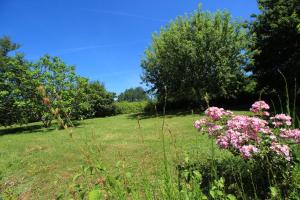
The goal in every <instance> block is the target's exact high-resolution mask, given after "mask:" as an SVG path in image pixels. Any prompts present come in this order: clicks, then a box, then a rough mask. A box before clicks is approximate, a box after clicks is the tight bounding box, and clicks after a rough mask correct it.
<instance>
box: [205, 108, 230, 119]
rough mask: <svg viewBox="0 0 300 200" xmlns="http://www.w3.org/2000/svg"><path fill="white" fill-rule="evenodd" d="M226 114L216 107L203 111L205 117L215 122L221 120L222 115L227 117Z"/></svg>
mask: <svg viewBox="0 0 300 200" xmlns="http://www.w3.org/2000/svg"><path fill="white" fill-rule="evenodd" d="M227 114H229V113H227V112H226V111H225V110H224V109H223V108H218V107H209V108H207V109H206V110H205V115H206V116H208V117H210V118H211V119H213V120H214V121H217V120H219V119H221V118H222V116H223V115H227Z"/></svg>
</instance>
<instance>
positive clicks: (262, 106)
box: [250, 101, 270, 116]
mask: <svg viewBox="0 0 300 200" xmlns="http://www.w3.org/2000/svg"><path fill="white" fill-rule="evenodd" d="M269 109H270V106H269V105H268V104H267V103H266V102H265V101H256V102H255V103H254V104H252V106H251V108H250V111H252V112H254V113H261V114H262V115H264V116H269V115H270V113H269V112H268V111H265V110H269Z"/></svg>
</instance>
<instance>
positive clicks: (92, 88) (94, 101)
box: [88, 81, 115, 117]
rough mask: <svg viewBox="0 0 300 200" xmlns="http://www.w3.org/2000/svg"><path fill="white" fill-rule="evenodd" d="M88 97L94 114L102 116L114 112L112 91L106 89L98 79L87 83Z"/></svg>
mask: <svg viewBox="0 0 300 200" xmlns="http://www.w3.org/2000/svg"><path fill="white" fill-rule="evenodd" d="M88 89H89V99H90V103H91V106H92V110H93V111H94V116H96V117H103V116H107V115H113V114H114V110H115V108H114V105H113V102H114V97H115V95H114V93H111V92H108V91H106V89H105V87H104V85H103V84H101V83H100V82H99V81H93V82H90V83H89V86H88Z"/></svg>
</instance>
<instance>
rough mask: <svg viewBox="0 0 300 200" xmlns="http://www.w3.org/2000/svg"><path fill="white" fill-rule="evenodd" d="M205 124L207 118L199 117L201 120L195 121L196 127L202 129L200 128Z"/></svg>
mask: <svg viewBox="0 0 300 200" xmlns="http://www.w3.org/2000/svg"><path fill="white" fill-rule="evenodd" d="M205 124H206V119H204V118H202V119H199V120H197V121H195V123H194V127H195V128H196V129H200V128H202V127H203V126H204V125H205Z"/></svg>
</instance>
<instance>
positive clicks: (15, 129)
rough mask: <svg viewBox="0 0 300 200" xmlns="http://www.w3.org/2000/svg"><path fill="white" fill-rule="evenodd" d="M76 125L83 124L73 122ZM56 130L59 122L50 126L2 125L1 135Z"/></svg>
mask: <svg viewBox="0 0 300 200" xmlns="http://www.w3.org/2000/svg"><path fill="white" fill-rule="evenodd" d="M72 123H73V125H74V127H76V128H80V127H78V126H79V125H81V122H79V121H73V122H72ZM54 130H59V128H58V125H57V123H53V124H52V125H51V126H50V127H47V128H46V127H44V126H43V125H42V124H27V125H23V126H14V127H7V128H4V127H1V128H0V136H3V135H11V134H28V133H37V132H40V133H42V132H50V131H54Z"/></svg>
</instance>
